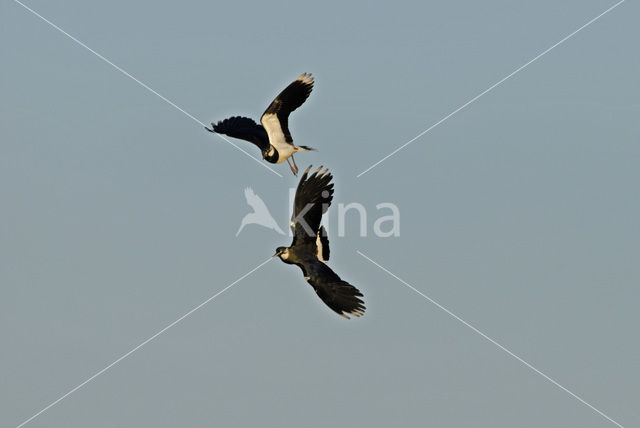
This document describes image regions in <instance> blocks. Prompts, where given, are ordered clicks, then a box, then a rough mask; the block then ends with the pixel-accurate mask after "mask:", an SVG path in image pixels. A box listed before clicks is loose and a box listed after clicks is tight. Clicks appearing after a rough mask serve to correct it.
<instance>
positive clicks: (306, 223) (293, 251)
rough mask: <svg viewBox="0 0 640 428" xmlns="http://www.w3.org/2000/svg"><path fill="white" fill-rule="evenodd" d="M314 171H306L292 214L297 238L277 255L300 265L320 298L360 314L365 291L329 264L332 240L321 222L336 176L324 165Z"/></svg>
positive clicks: (334, 307) (343, 311) (340, 309)
mask: <svg viewBox="0 0 640 428" xmlns="http://www.w3.org/2000/svg"><path fill="white" fill-rule="evenodd" d="M310 170H311V167H309V168H307V170H306V171H305V172H304V174H303V175H302V178H301V179H300V183H299V184H298V188H297V189H296V196H295V199H294V203H293V216H292V217H291V229H292V231H293V241H292V242H291V245H290V246H289V247H278V248H277V249H276V253H275V254H274V255H273V256H274V257H279V258H280V260H282V261H283V262H285V263H287V264H294V265H296V266H298V267H299V268H300V269H301V270H302V274H303V275H304V279H306V280H307V282H308V283H309V284H311V286H312V287H313V289H314V290H315V292H316V294H317V295H318V297H320V299H322V301H323V302H324V303H325V304H326V305H327V306H329V308H331V309H332V310H333V311H335V312H336V313H337V314H338V315H341V316H343V317H345V318H349V315H352V316H356V317H359V316H361V315H363V314H364V311H365V306H364V302H363V301H362V300H361V299H360V297H363V296H362V293H360V291H359V290H358V289H357V288H356V287H354V286H353V285H351V284H349V283H348V282H345V281H343V280H342V279H340V277H339V276H338V275H337V274H336V273H335V272H334V271H333V270H331V268H330V267H329V266H327V264H326V262H327V261H328V260H329V240H328V239H327V236H326V231H325V229H324V227H322V226H321V225H320V222H321V220H322V215H323V214H324V213H325V212H326V211H327V210H328V209H329V205H331V200H332V199H333V183H331V179H332V178H333V176H332V175H331V174H330V173H328V172H327V171H328V170H327V169H325V170H322V167H320V168H318V169H317V170H315V171H314V172H313V173H312V174H311V175H308V174H309V171H310Z"/></svg>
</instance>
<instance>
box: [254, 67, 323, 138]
mask: <svg viewBox="0 0 640 428" xmlns="http://www.w3.org/2000/svg"><path fill="white" fill-rule="evenodd" d="M312 89H313V77H311V74H310V73H302V74H301V75H300V76H298V78H297V79H296V80H294V81H293V82H291V83H290V84H289V86H287V87H286V88H285V89H284V90H283V91H282V92H280V94H278V96H277V97H276V98H275V99H274V100H273V101H272V102H271V104H269V107H267V109H266V110H265V111H264V113H263V114H262V117H261V118H260V122H261V123H262V125H263V126H264V128H265V129H266V130H267V133H268V134H269V135H270V136H273V137H276V138H272V140H274V141H275V140H278V139H279V138H277V137H281V136H282V134H284V140H285V141H286V142H287V143H293V139H292V138H291V133H290V132H289V114H291V112H292V111H294V110H295V109H297V108H298V107H300V106H301V105H302V103H304V102H305V101H306V99H307V98H309V94H311V90H312Z"/></svg>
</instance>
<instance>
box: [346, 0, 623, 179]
mask: <svg viewBox="0 0 640 428" xmlns="http://www.w3.org/2000/svg"><path fill="white" fill-rule="evenodd" d="M624 1H625V0H620V1H619V2H618V3H616V4H614V5H613V6H611V7H610V8H609V9H607V10H605V11H604V12H602V13H601V14H600V15H598V16H596V17H595V18H593V19H591V20H590V21H589V22H587V23H586V24H584V25H583V26H582V27H580V28H578V29H577V30H575V31H574V32H573V33H571V34H569V35H568V36H566V37H564V38H563V39H562V40H560V41H559V42H557V43H556V44H554V45H553V46H551V47H550V48H547V49H545V50H544V51H542V52H541V53H539V54H538V55H536V56H535V57H534V58H533V59H531V60H529V61H528V62H526V63H525V64H523V65H521V66H520V67H518V68H517V69H515V70H514V71H512V72H511V73H509V74H508V75H506V76H505V77H503V78H502V79H500V80H498V81H497V82H496V83H494V84H493V85H491V86H489V87H488V88H487V89H485V90H484V91H482V92H480V93H479V94H478V95H476V96H475V97H473V98H471V99H470V100H469V101H467V102H466V103H464V104H462V105H461V106H460V107H458V108H457V109H455V110H454V111H452V112H451V113H449V114H448V115H446V116H445V117H443V118H442V119H440V120H439V121H437V122H436V123H434V124H433V125H431V126H430V127H428V128H427V129H425V130H424V131H422V132H421V133H419V134H418V135H416V136H415V137H413V138H412V139H410V140H409V141H407V142H406V143H404V144H403V145H401V146H400V147H398V148H397V149H395V150H394V151H392V152H391V153H389V154H388V155H386V156H385V157H383V158H382V159H380V160H379V161H378V162H376V163H374V164H373V165H371V166H370V167H369V168H367V169H365V170H364V171H362V172H361V173H360V174H358V175H357V177H360V176H362V175H364V174H366V173H367V172H369V171H371V170H372V169H373V168H375V167H376V166H378V165H380V164H381V163H382V162H384V161H385V160H387V159H389V158H390V157H391V156H393V155H395V154H396V153H398V152H399V151H400V150H402V149H404V148H405V147H407V146H408V145H409V144H411V143H413V142H414V141H416V140H417V139H418V138H420V137H422V136H423V135H424V134H426V133H427V132H429V131H431V130H432V129H433V128H435V127H436V126H438V125H440V124H441V123H442V122H444V121H445V120H447V119H449V118H450V117H451V116H453V115H454V114H456V113H458V112H459V111H460V110H462V109H463V108H465V107H466V106H468V105H469V104H471V103H473V102H474V101H476V100H477V99H478V98H480V97H481V96H483V95H484V94H486V93H487V92H489V91H491V90H492V89H494V88H495V87H496V86H498V85H500V84H502V83H503V82H504V81H506V80H507V79H509V78H510V77H512V76H514V75H515V74H517V73H518V72H520V71H522V70H524V69H525V68H526V67H527V66H529V65H530V64H531V63H533V62H534V61H536V60H538V59H540V58H541V57H543V56H544V55H546V54H547V53H549V52H550V51H551V50H552V49H554V48H555V47H557V46H559V45H561V44H562V43H564V42H565V41H567V40H568V39H570V38H571V37H573V36H575V35H576V34H577V33H579V32H580V31H582V30H583V29H585V28H587V27H588V26H589V25H591V24H593V23H594V22H596V21H597V20H598V19H600V18H602V17H603V16H604V15H606V14H607V13H609V12H611V11H612V10H613V9H615V8H616V7H618V6H619V5H621V4H622V3H624Z"/></svg>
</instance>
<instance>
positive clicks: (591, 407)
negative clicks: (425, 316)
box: [356, 250, 624, 428]
mask: <svg viewBox="0 0 640 428" xmlns="http://www.w3.org/2000/svg"><path fill="white" fill-rule="evenodd" d="M356 252H357V253H358V254H360V255H361V256H362V257H364V258H365V259H367V260H368V261H370V262H371V263H373V264H374V265H376V266H377V267H379V268H380V269H382V270H383V271H384V272H386V273H387V274H389V275H391V276H392V277H394V278H395V279H397V280H398V281H400V282H401V283H402V284H403V285H405V286H406V287H408V288H410V289H411V290H413V291H415V292H416V293H418V294H419V295H421V296H422V297H424V298H425V299H426V300H428V301H429V302H431V303H432V304H434V305H435V306H437V307H438V308H440V309H442V310H443V311H444V312H446V313H447V314H449V315H450V316H452V317H453V318H455V319H456V320H458V321H460V322H461V323H462V324H464V325H465V326H467V327H469V328H470V329H471V330H473V331H474V332H476V333H478V334H479V335H480V336H482V337H484V338H485V339H487V340H488V341H489V342H491V343H493V344H494V345H496V346H497V347H498V348H500V349H501V350H503V351H504V352H506V353H507V354H509V355H511V356H512V357H513V358H515V359H516V360H518V361H520V362H521V363H522V364H524V365H525V366H527V367H528V368H530V369H531V370H533V371H534V372H536V373H537V374H539V375H540V376H542V377H543V378H545V379H546V380H548V381H549V382H551V383H552V384H554V385H555V386H557V387H558V388H560V389H561V390H563V391H564V392H566V393H567V394H569V395H571V396H572V397H573V398H575V399H576V400H578V401H579V402H581V403H582V404H584V405H585V406H587V407H589V408H590V409H591V410H593V411H595V412H596V413H598V414H599V415H600V416H602V417H603V418H605V419H607V420H608V421H609V422H612V423H613V424H615V425H617V426H618V427H620V428H624V427H623V426H622V425H620V424H619V423H618V422H616V421H614V420H613V419H611V418H610V417H609V416H607V415H606V414H604V413H603V412H601V411H600V410H598V409H596V408H595V407H594V406H593V405H591V404H589V403H588V402H587V401H585V400H584V399H582V398H580V397H579V396H578V395H576V394H574V393H573V392H571V391H569V390H568V389H567V388H565V387H564V386H562V385H560V384H559V383H558V382H557V381H556V380H554V379H552V378H551V377H549V376H548V375H546V374H544V373H543V372H541V371H540V370H538V369H537V368H535V367H534V366H532V365H531V364H530V363H528V362H526V361H525V360H523V359H522V358H520V357H519V356H517V355H516V354H514V353H513V352H511V351H510V350H509V349H507V348H505V347H504V346H502V345H501V344H499V343H498V342H496V341H495V339H493V338H491V337H490V336H487V335H486V334H484V333H483V332H481V331H480V330H478V329H477V328H475V327H474V326H472V325H471V324H469V323H468V322H466V321H465V320H463V319H462V318H460V317H459V316H458V315H456V314H454V313H453V312H451V311H450V310H449V309H447V308H445V307H444V306H442V305H441V304H440V303H438V302H436V301H435V300H433V299H432V298H431V297H429V296H427V295H426V294H424V293H423V292H421V291H420V290H418V289H417V288H415V287H414V286H413V285H411V284H409V283H408V282H406V281H405V280H403V279H402V278H400V277H399V276H397V275H396V274H394V273H393V272H391V271H390V270H389V269H387V268H385V267H384V266H381V265H380V264H379V263H377V262H375V261H373V260H372V259H371V258H370V257H368V256H367V255H365V254H363V253H362V252H361V251H359V250H356Z"/></svg>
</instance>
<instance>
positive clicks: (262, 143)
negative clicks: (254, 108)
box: [205, 73, 313, 175]
mask: <svg viewBox="0 0 640 428" xmlns="http://www.w3.org/2000/svg"><path fill="white" fill-rule="evenodd" d="M312 89H313V77H311V74H308V73H303V74H301V75H300V76H299V77H298V78H297V79H296V80H294V81H293V82H292V83H291V84H289V86H287V87H286V88H285V89H284V90H283V91H282V92H280V94H278V96H277V97H276V98H275V99H274V100H273V101H272V102H271V104H269V107H267V109H266V110H265V112H264V113H263V114H262V117H261V118H260V124H257V123H256V122H255V121H254V120H253V119H250V118H248V117H242V116H233V117H230V118H228V119H224V120H221V121H219V122H218V123H217V124H213V123H212V124H211V128H207V127H205V129H206V130H207V131H209V132H215V133H218V134H224V135H228V136H229V137H233V138H240V139H242V140H246V141H249V142H251V143H253V144H255V145H256V146H258V148H259V149H260V151H261V152H262V158H263V159H264V160H266V161H267V162H270V163H282V162H284V161H287V162H288V163H289V167H290V168H291V171H292V172H293V174H294V175H297V173H298V166H297V165H296V163H295V159H294V158H293V155H294V154H295V153H297V152H300V151H303V152H306V151H309V150H313V149H312V148H310V147H307V146H296V145H294V144H293V138H292V137H291V133H290V132H289V115H290V114H291V112H292V111H294V110H295V109H297V108H298V107H300V106H301V105H302V103H304V102H305V100H306V99H307V98H308V97H309V94H311V90H312ZM289 159H291V161H293V165H291V163H290V162H289Z"/></svg>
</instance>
